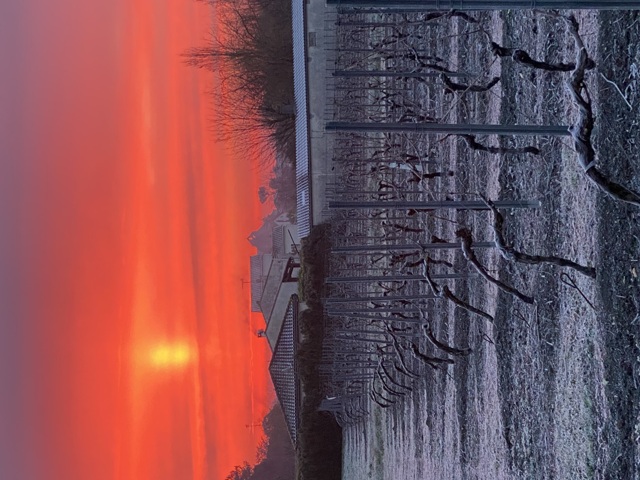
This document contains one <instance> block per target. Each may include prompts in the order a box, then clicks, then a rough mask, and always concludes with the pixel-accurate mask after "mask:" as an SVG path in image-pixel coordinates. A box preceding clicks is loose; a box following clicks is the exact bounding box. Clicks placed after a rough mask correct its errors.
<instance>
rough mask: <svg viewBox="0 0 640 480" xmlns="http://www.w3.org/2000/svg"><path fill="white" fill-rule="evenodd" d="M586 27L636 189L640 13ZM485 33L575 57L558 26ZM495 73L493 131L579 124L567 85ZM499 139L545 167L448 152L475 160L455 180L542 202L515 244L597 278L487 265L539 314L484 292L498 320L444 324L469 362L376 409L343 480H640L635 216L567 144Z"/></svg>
mask: <svg viewBox="0 0 640 480" xmlns="http://www.w3.org/2000/svg"><path fill="white" fill-rule="evenodd" d="M578 18H579V20H580V23H581V33H582V34H583V37H584V40H585V42H586V43H587V46H588V48H589V50H590V53H591V56H592V57H593V58H594V59H595V60H596V63H597V68H596V69H595V70H594V71H592V72H591V73H590V74H589V75H588V78H587V83H588V85H589V87H590V89H591V93H592V98H593V101H594V105H595V110H596V115H597V120H596V122H597V127H596V135H595V139H594V140H595V145H596V147H597V150H598V166H599V167H600V168H602V170H603V171H605V172H606V173H608V174H609V175H610V176H611V177H612V178H614V179H616V180H618V181H620V182H622V183H624V184H626V185H629V186H631V187H633V188H634V189H635V190H640V152H639V150H638V147H640V127H639V124H640V92H639V91H638V89H639V88H640V85H638V76H640V72H639V71H638V70H639V68H640V14H638V13H629V12H617V13H615V12H612V13H609V12H604V13H597V12H587V13H584V12H581V13H580V14H579V15H578ZM490 22H491V23H490V24H491V25H492V27H491V28H492V31H493V32H494V33H493V34H492V35H493V36H494V38H495V39H500V40H501V41H502V43H503V45H505V46H508V47H521V48H525V49H526V50H527V51H528V52H529V53H530V54H531V55H532V57H534V58H545V59H547V60H555V61H573V59H574V49H573V41H572V40H571V38H570V37H569V36H568V35H567V34H566V33H565V29H564V26H563V24H562V22H561V21H560V20H556V19H552V18H548V17H541V16H539V15H534V14H533V13H529V12H527V13H523V12H502V13H500V14H493V15H491V16H490ZM460 42H461V43H460V44H459V45H457V48H456V49H455V52H456V58H457V59H458V61H459V62H460V63H461V64H464V63H465V62H466V61H470V60H469V59H467V58H466V56H472V55H473V52H474V51H475V46H474V45H468V44H465V40H461V41H460ZM501 65H502V67H501V69H502V72H501V73H502V81H501V84H500V87H499V89H498V90H496V91H495V92H494V93H493V94H492V96H490V97H489V98H491V101H490V102H489V105H488V107H487V109H485V110H484V111H483V112H482V115H484V118H485V119H489V120H490V121H493V120H491V119H492V118H499V119H500V120H501V121H502V122H503V123H511V124H514V123H518V124H525V123H536V124H542V123H547V124H569V123H570V122H571V121H572V118H575V109H574V108H573V107H572V106H571V105H570V103H569V101H568V97H567V94H566V92H565V90H564V88H563V85H562V80H563V79H564V78H566V74H555V73H554V74H551V73H546V72H540V71H533V70H531V69H527V68H525V67H522V66H520V65H514V64H513V63H511V62H508V61H503V62H501ZM492 68H495V66H493V67H492ZM605 77H606V79H605ZM614 84H615V85H614ZM496 95H498V98H496ZM463 114H464V109H462V108H460V109H458V113H457V115H458V116H461V115H463ZM472 120H473V119H472ZM476 120H477V119H476ZM485 140H487V141H488V142H489V143H495V142H496V141H497V140H496V139H495V138H493V139H492V138H488V139H485ZM505 142H506V143H507V144H511V143H515V144H518V145H524V144H526V143H531V142H534V144H535V145H537V146H538V147H539V148H541V149H542V151H543V155H541V156H537V157H524V156H513V155H504V156H496V155H489V154H486V153H482V152H472V153H469V152H468V151H467V150H466V149H464V148H463V146H462V145H458V146H456V147H452V151H451V153H450V154H451V156H452V163H454V162H458V163H461V162H473V163H472V165H473V168H470V169H469V172H470V174H469V177H470V178H467V179H464V178H462V179H459V178H458V179H457V180H456V181H457V182H458V184H456V188H460V189H467V191H474V190H475V191H481V192H482V193H485V194H487V195H489V196H492V197H493V198H496V197H497V196H500V197H501V198H523V199H527V198H535V199H540V200H541V201H542V206H541V208H539V209H536V210H528V211H526V212H525V213H522V212H518V213H517V214H516V215H511V216H507V232H506V233H507V236H508V238H509V239H510V240H511V241H512V242H513V243H514V244H515V246H516V247H517V248H518V249H521V250H523V251H526V252H529V253H536V254H555V255H561V256H565V257H568V258H571V259H573V260H577V261H579V262H581V263H585V264H589V265H593V266H595V267H596V268H597V276H598V278H597V280H595V281H594V280H592V279H589V278H586V277H583V276H581V275H579V274H577V273H575V272H572V271H570V270H562V269H559V268H557V267H551V266H523V265H513V264H507V263H505V262H504V261H503V260H501V259H499V258H498V257H497V256H496V255H495V253H491V252H486V253H483V257H482V258H483V261H485V263H486V264H488V265H489V266H490V267H491V268H492V269H495V270H497V271H499V272H500V276H501V278H503V279H505V280H507V281H509V282H511V283H513V284H514V285H516V286H517V287H519V288H521V289H522V290H523V291H525V292H527V293H529V294H532V295H533V296H534V297H535V298H536V304H535V305H533V306H529V305H525V304H523V303H521V302H519V301H518V300H515V299H514V298H513V297H509V296H507V295H505V294H503V293H497V291H496V289H495V288H494V287H492V286H490V285H488V284H487V285H484V287H482V288H479V287H478V285H479V284H478V283H475V284H474V288H473V289H472V290H471V291H469V292H468V296H467V298H468V299H469V301H470V302H472V303H475V304H477V305H482V307H483V308H484V309H485V310H487V311H489V312H491V313H492V314H493V315H494V316H495V318H496V321H495V323H494V324H493V325H491V324H489V323H487V322H486V321H484V320H480V319H478V318H477V317H470V316H469V315H467V314H466V313H465V312H461V311H459V310H458V309H452V308H450V309H448V310H447V311H446V313H445V314H443V318H442V319H441V321H440V324H439V335H441V336H443V337H444V338H448V339H449V341H450V342H451V343H455V344H456V345H458V346H466V345H469V346H471V347H472V348H473V349H474V352H473V353H472V354H471V355H470V356H469V357H467V358H466V359H462V360H456V363H455V364H454V365H452V366H450V367H449V369H448V371H447V372H446V373H444V372H430V373H428V374H427V375H426V376H425V378H424V379H422V380H420V381H419V383H417V384H416V385H415V388H414V390H413V392H412V394H411V396H410V398H405V399H403V400H401V401H400V402H398V403H397V404H396V405H394V406H393V407H392V408H389V409H382V408H379V407H377V406H375V405H373V406H372V407H371V414H370V415H369V416H367V417H365V419H364V420H363V421H361V422H360V423H356V424H353V425H349V426H346V427H345V429H344V440H345V442H344V445H345V451H344V478H345V479H349V480H353V479H361V478H373V479H414V478H415V479H429V478H433V479H438V480H441V479H464V478H478V479H501V478H522V479H527V480H528V479H536V478H539V479H549V478H559V479H580V478H585V479H591V478H611V479H633V478H640V390H639V389H638V387H639V386H640V371H639V367H640V343H639V342H640V315H639V313H638V312H639V308H640V290H639V287H638V276H639V275H640V208H638V207H633V206H627V205H623V204H620V203H616V202H614V201H612V200H610V199H609V198H607V197H605V196H604V195H603V194H602V193H601V192H599V191H598V190H597V189H596V188H595V187H593V186H592V185H590V184H589V183H588V182H587V180H586V179H585V178H584V176H583V175H582V173H581V171H580V169H579V167H578V165H577V163H576V161H575V155H574V153H573V151H572V149H571V148H570V147H571V145H570V141H569V139H568V138H555V139H551V138H538V139H534V140H531V138H527V137H524V138H518V139H515V140H514V139H508V140H506V141H505ZM471 177H472V178H471ZM487 219H488V217H487V214H486V213H477V214H475V217H474V220H473V221H474V232H476V233H477V232H484V233H485V234H486V235H490V231H489V229H488V224H487ZM443 228H444V227H443ZM483 229H484V230H483Z"/></svg>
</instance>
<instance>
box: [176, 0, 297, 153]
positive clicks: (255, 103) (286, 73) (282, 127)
mask: <svg viewBox="0 0 640 480" xmlns="http://www.w3.org/2000/svg"><path fill="white" fill-rule="evenodd" d="M202 2H203V3H207V4H209V5H210V6H211V7H212V8H215V13H216V17H217V18H218V25H219V28H218V29H216V30H212V31H211V34H210V37H209V39H208V41H207V44H206V45H204V46H199V47H194V48H191V49H189V50H187V52H185V54H184V58H185V63H186V64H187V65H190V66H193V67H197V68H203V69H207V70H210V71H211V72H213V73H214V75H215V77H214V78H216V79H217V81H216V84H215V85H214V88H213V90H212V92H211V95H212V99H213V103H214V105H213V123H214V125H215V132H216V135H218V137H219V139H221V140H228V141H230V142H231V143H232V145H234V146H235V147H236V149H237V150H238V151H241V152H242V153H243V154H245V155H246V154H247V153H250V154H252V155H253V156H257V158H258V160H259V161H260V163H261V164H262V165H269V164H272V162H273V158H274V156H273V151H274V149H278V150H280V151H281V152H283V153H287V152H288V153H291V152H292V151H293V142H294V138H295V131H294V127H295V116H294V112H293V108H292V105H293V51H292V33H291V4H290V2H287V1H284V0H245V1H240V2H235V1H233V0H222V1H220V0H202Z"/></svg>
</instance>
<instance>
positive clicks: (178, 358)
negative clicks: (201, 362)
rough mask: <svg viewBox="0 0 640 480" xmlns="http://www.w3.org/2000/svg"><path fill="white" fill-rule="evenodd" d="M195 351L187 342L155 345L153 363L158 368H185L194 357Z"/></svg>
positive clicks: (152, 351)
mask: <svg viewBox="0 0 640 480" xmlns="http://www.w3.org/2000/svg"><path fill="white" fill-rule="evenodd" d="M193 356H194V355H193V352H192V351H191V349H190V348H189V346H188V345H187V344H185V343H177V344H173V345H172V344H161V345H158V346H156V347H153V349H152V350H151V354H150V360H151V364H152V365H153V366H154V367H158V368H183V367H185V366H186V365H188V364H189V363H190V362H191V360H192V359H193Z"/></svg>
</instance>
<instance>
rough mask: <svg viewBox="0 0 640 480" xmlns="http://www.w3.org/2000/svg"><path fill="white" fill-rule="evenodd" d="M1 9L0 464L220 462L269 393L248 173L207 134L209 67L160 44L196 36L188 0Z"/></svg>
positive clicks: (171, 473)
mask: <svg viewBox="0 0 640 480" xmlns="http://www.w3.org/2000/svg"><path fill="white" fill-rule="evenodd" d="M2 8H3V9H5V8H6V9H8V8H9V7H2ZM7 11H8V10H7ZM7 11H4V10H1V9H0V16H2V15H3V14H4V15H5V18H6V15H8V14H9V13H11V15H13V17H12V19H14V20H15V21H14V27H13V28H14V30H15V31H14V33H13V34H11V35H13V37H12V38H13V39H14V40H15V42H14V44H15V46H14V44H12V47H11V48H15V49H16V50H17V53H16V51H2V52H0V53H2V54H3V56H4V57H7V58H8V61H11V62H12V63H11V64H10V65H11V73H7V77H6V78H7V82H11V81H12V79H13V83H12V86H13V87H14V89H15V95H12V96H11V97H9V96H7V98H5V97H3V96H0V107H2V108H3V111H5V112H8V111H11V112H14V114H15V116H14V117H12V118H14V120H12V121H11V122H10V125H11V135H9V134H8V133H6V132H8V131H9V130H7V129H5V130H4V132H5V133H3V135H5V134H6V138H5V137H2V142H3V149H4V153H5V155H4V157H5V160H3V162H4V163H0V174H3V175H4V178H5V179H6V178H11V179H12V180H11V182H10V183H11V184H12V185H13V187H12V188H14V189H15V195H13V194H12V196H9V194H8V193H6V192H8V191H9V190H5V195H6V196H7V201H6V202H4V200H3V204H4V206H5V207H6V210H7V212H6V215H5V216H3V217H2V225H3V226H4V227H5V228H6V229H7V230H11V232H12V233H11V236H10V238H11V239H12V242H13V243H11V245H12V247H11V248H9V247H3V246H2V244H1V243H0V248H3V250H2V251H0V255H2V256H0V260H3V259H5V258H6V265H7V266H6V267H5V270H4V271H5V272H12V278H11V281H10V283H11V284H12V285H14V287H12V289H13V288H15V290H16V291H17V292H18V293H17V294H16V295H13V297H12V298H13V300H12V303H11V305H13V306H15V308H14V309H12V310H11V311H9V309H8V307H7V308H6V310H5V313H6V315H3V316H4V319H3V322H4V323H2V324H0V333H6V332H9V331H13V330H12V329H17V330H19V332H18V333H16V334H15V341H14V342H13V345H14V346H13V347H11V348H12V349H13V350H12V349H11V348H10V349H9V350H10V354H8V353H7V354H6V356H7V358H8V360H7V361H8V362H14V365H15V368H13V370H12V371H13V373H11V372H10V371H8V373H7V372H5V373H2V375H3V376H2V377H0V378H1V379H3V380H2V388H3V390H2V392H0V393H2V394H3V395H5V396H7V397H6V398H10V400H7V401H6V405H5V404H1V403H0V408H2V409H3V411H0V413H1V414H4V415H5V416H8V417H11V416H12V415H17V417H16V418H18V419H19V420H16V421H15V422H13V423H12V421H10V420H7V423H6V425H5V427H6V429H4V433H3V434H0V435H3V437H2V445H5V444H6V445H8V446H7V448H8V450H6V451H5V454H6V455H7V456H11V455H10V452H14V453H15V454H13V455H12V457H11V458H12V460H11V462H12V463H11V466H10V467H6V468H8V470H5V471H9V472H19V475H20V478H46V479H54V480H57V479H61V480H62V479H64V480H74V479H78V480H87V479H91V480H101V479H154V480H162V479H183V478H184V479H219V478H223V477H224V476H225V475H226V473H228V471H229V470H231V469H232V467H233V466H234V465H237V464H239V463H241V462H242V461H244V460H245V459H247V460H249V461H252V460H253V456H254V453H255V447H256V443H257V442H258V441H259V440H260V431H259V429H258V430H257V431H254V432H252V429H251V428H246V425H247V424H251V423H255V422H258V421H260V420H261V418H262V416H263V415H264V414H265V413H266V410H267V408H268V403H269V402H270V401H271V399H272V394H271V392H270V386H269V381H268V373H267V362H268V347H267V345H266V342H265V341H264V340H263V339H258V338H257V337H256V336H255V335H254V334H253V332H254V331H255V329H256V328H257V327H258V326H259V319H256V318H252V317H251V316H250V312H249V298H248V294H249V292H248V287H245V288H246V289H245V290H243V289H242V284H241V279H245V280H246V279H248V278H249V271H248V270H249V269H248V267H249V258H248V257H249V255H250V254H251V253H252V252H253V247H251V246H250V245H249V243H248V242H247V241H246V237H247V236H248V234H249V233H250V232H251V231H252V230H254V229H255V228H257V227H258V226H259V224H260V217H261V211H260V205H259V203H258V201H257V194H256V192H257V189H258V186H259V184H258V178H257V176H258V175H257V173H256V170H255V168H253V167H252V166H251V163H250V159H247V158H235V157H234V156H233V155H231V154H230V153H229V152H228V151H227V150H225V148H224V145H220V144H216V143H214V142H213V138H212V137H213V136H212V135H211V132H210V130H211V125H210V122H209V118H211V111H210V108H211V106H210V105H211V102H210V99H209V98H208V97H207V96H206V95H205V93H204V92H205V91H206V90H208V89H209V88H211V83H210V82H211V79H210V78H209V77H208V76H207V75H206V74H205V73H203V72H199V71H196V70H194V69H190V68H187V67H185V66H184V65H183V64H182V63H181V59H180V56H179V55H180V53H182V52H183V51H184V50H185V49H186V48H188V47H190V46H195V45H199V44H202V43H203V41H204V38H205V33H206V32H207V30H208V27H209V21H210V19H209V17H208V10H207V8H206V7H205V6H204V5H201V4H198V3H195V2H193V1H192V0H117V1H115V0H114V1H109V2H87V1H86V0H56V1H55V2H52V1H47V0H27V1H26V2H23V3H21V5H20V6H19V7H16V8H15V9H14V10H12V11H11V12H9V13H7ZM0 26H1V25H0ZM14 37H15V38H14ZM3 48H5V49H8V47H7V46H6V45H5V46H4V47H3ZM5 65H6V63H5ZM4 68H7V67H4ZM7 70H8V69H7ZM5 73H6V72H5ZM3 99H4V100H3ZM3 102H4V103H3ZM214 128H215V127H214ZM9 153H10V155H9ZM7 158H10V160H7ZM8 175H9V177H8ZM8 183H9V182H8ZM10 186H11V185H10ZM11 191H12V192H13V190H11ZM7 206H8V207H7ZM3 215H4V214H3ZM7 242H8V243H7V245H9V243H10V242H9V241H7ZM3 261H4V260H3ZM0 280H2V278H0ZM3 285H4V284H3ZM2 288H5V290H4V292H3V293H4V294H5V295H6V296H7V298H8V297H9V294H8V293H7V292H9V290H8V289H7V288H8V287H5V286H2ZM12 291H13V290H12ZM251 323H253V325H252V324H251ZM176 352H182V353H176ZM9 357H10V358H9ZM174 357H175V359H178V357H179V360H175V359H174V360H175V361H173V360H171V358H174ZM3 358H4V357H3ZM158 359H160V360H158ZM162 359H164V360H162ZM14 400H15V401H14ZM14 423H15V424H14ZM0 427H2V426H1V425H0ZM0 429H1V428H0ZM5 465H7V464H5ZM1 468H2V467H0V469H1ZM0 471H1V470H0ZM4 478H11V477H10V476H5V477H4Z"/></svg>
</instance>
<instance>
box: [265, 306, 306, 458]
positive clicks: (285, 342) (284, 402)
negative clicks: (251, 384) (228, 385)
mask: <svg viewBox="0 0 640 480" xmlns="http://www.w3.org/2000/svg"><path fill="white" fill-rule="evenodd" d="M298 302H299V300H298V296H297V295H292V296H291V298H290V300H289V304H288V306H287V312H286V315H285V317H284V322H283V323H282V328H281V329H280V334H279V335H278V341H277V342H276V345H275V348H274V350H273V356H272V358H271V363H270V364H269V373H270V374H271V380H272V381H273V386H274V389H275V391H276V396H277V397H278V401H279V402H280V406H281V407H282V412H283V413H284V418H285V420H286V422H287V427H288V429H289V435H291V441H292V442H293V445H294V446H295V445H296V441H297V432H298V427H299V422H300V381H299V380H298V375H297V365H296V358H295V356H296V348H297V343H298Z"/></svg>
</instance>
